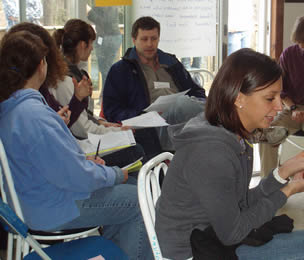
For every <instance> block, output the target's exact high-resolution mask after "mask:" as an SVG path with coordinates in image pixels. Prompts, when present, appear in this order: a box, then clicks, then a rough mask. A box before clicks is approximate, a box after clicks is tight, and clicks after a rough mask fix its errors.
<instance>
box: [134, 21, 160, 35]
mask: <svg viewBox="0 0 304 260" xmlns="http://www.w3.org/2000/svg"><path fill="white" fill-rule="evenodd" d="M155 28H157V30H158V35H160V24H159V22H158V21H156V20H155V19H153V18H152V17H151V16H142V17H140V18H138V19H137V20H136V21H135V22H134V24H133V26H132V34H131V35H132V38H134V39H136V37H137V35H138V30H139V29H142V30H153V29H155Z"/></svg>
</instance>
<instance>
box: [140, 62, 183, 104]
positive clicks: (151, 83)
mask: <svg viewBox="0 0 304 260" xmlns="http://www.w3.org/2000/svg"><path fill="white" fill-rule="evenodd" d="M139 64H140V67H141V68H142V70H143V72H144V75H145V79H146V81H147V84H148V90H149V93H150V98H151V103H152V102H154V101H155V100H156V99H157V98H158V97H159V96H166V95H170V94H174V93H177V92H179V91H178V88H177V87H176V85H175V83H174V81H173V79H172V78H171V76H170V74H169V73H168V72H167V71H166V70H165V68H167V67H168V66H167V65H164V64H160V65H159V66H158V68H157V70H156V71H154V70H153V68H151V67H150V66H149V65H146V64H143V63H141V62H140V63H139Z"/></svg>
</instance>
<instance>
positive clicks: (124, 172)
mask: <svg viewBox="0 0 304 260" xmlns="http://www.w3.org/2000/svg"><path fill="white" fill-rule="evenodd" d="M122 172H123V174H124V181H123V183H126V182H127V180H128V178H129V175H128V170H122Z"/></svg>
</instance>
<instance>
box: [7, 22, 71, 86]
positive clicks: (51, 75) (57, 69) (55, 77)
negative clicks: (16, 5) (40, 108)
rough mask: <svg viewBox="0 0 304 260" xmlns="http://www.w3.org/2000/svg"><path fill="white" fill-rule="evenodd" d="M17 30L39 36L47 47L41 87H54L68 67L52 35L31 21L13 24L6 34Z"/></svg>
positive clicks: (65, 73) (62, 78)
mask: <svg viewBox="0 0 304 260" xmlns="http://www.w3.org/2000/svg"><path fill="white" fill-rule="evenodd" d="M18 31H29V32H30V33H32V34H35V35H37V36H39V37H40V38H41V40H42V41H43V42H44V44H45V45H46V46H47V47H48V49H49V53H48V55H47V56H46V61H47V63H48V72H47V76H46V80H45V82H44V83H43V85H42V87H48V88H56V87H57V83H58V82H59V81H62V80H64V77H65V75H67V73H68V67H67V64H66V62H65V61H64V58H63V56H62V53H61V52H60V50H58V48H57V46H56V43H55V41H54V39H53V37H52V36H51V35H50V34H49V32H48V31H47V30H46V29H44V28H43V27H42V26H39V25H37V24H33V23H28V22H24V23H19V24H17V25H15V26H13V27H12V28H11V29H10V30H9V31H8V32H7V34H11V33H14V32H18Z"/></svg>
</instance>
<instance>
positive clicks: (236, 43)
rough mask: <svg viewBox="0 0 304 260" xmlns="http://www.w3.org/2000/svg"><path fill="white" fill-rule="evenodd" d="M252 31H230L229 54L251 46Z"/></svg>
mask: <svg viewBox="0 0 304 260" xmlns="http://www.w3.org/2000/svg"><path fill="white" fill-rule="evenodd" d="M250 42H251V37H250V32H247V31H240V32H230V33H228V55H230V54H231V53H233V52H235V51H237V50H239V49H241V48H250Z"/></svg>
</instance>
